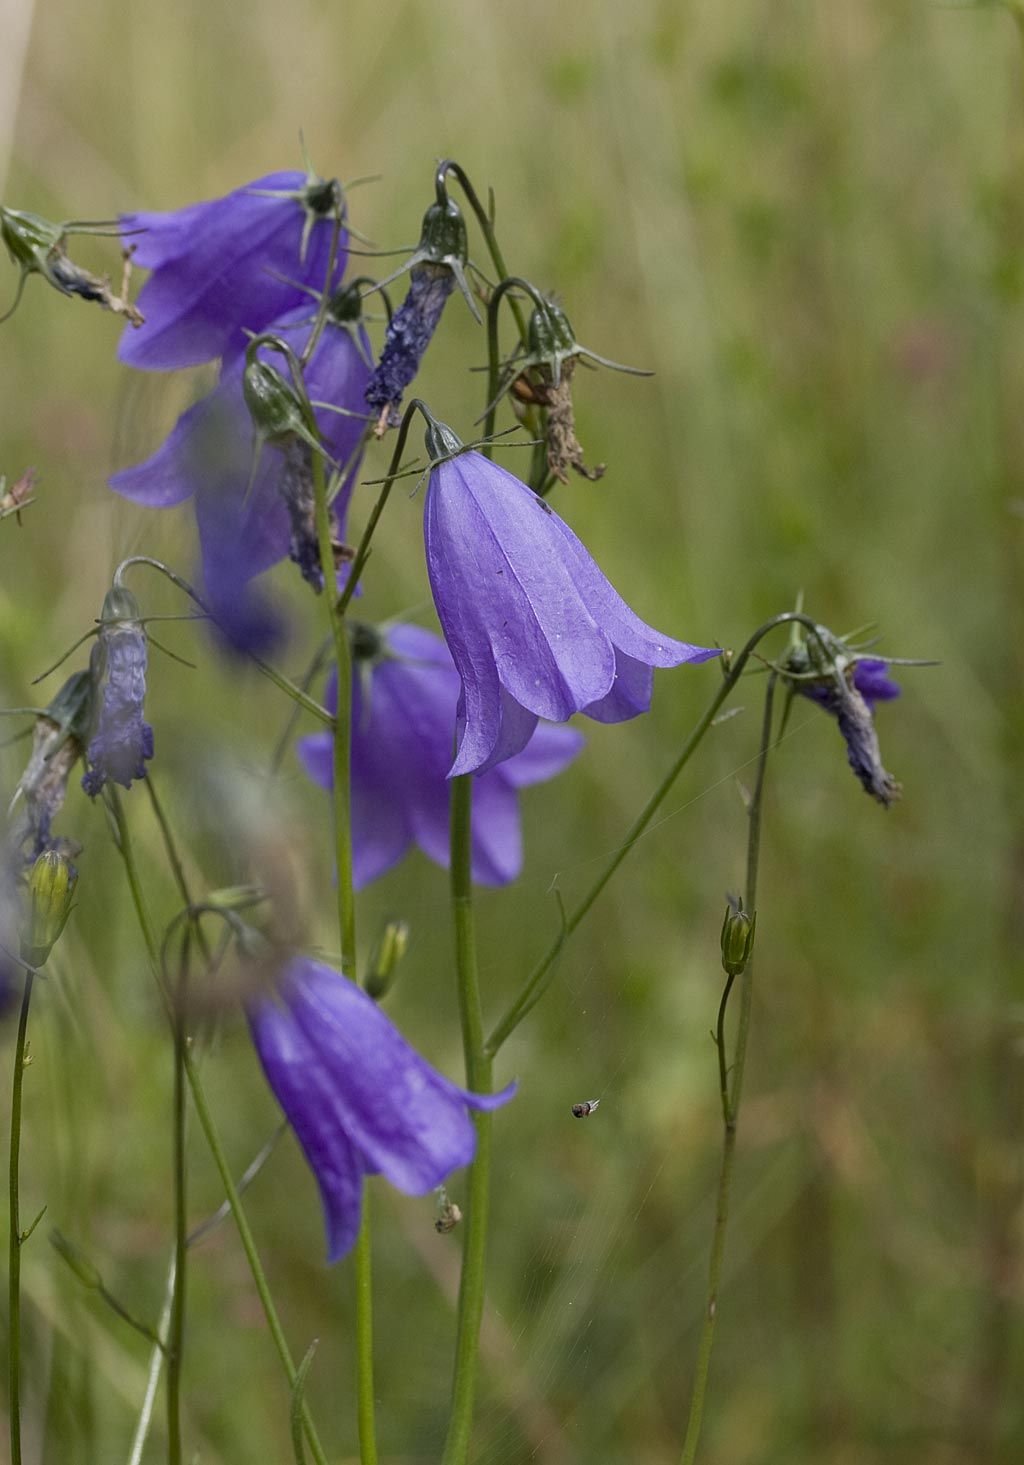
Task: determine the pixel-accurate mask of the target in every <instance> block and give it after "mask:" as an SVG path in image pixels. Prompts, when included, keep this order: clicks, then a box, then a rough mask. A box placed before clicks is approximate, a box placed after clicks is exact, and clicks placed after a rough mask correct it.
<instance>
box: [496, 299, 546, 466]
mask: <svg viewBox="0 0 1024 1465" xmlns="http://www.w3.org/2000/svg"><path fill="white" fill-rule="evenodd" d="M512 289H518V290H524V291H525V292H526V293H527V295H529V297H530V299H531V300H532V301H533V303H534V305H536V306H543V304H544V298H543V296H542V295H540V294H539V292H538V291H537V290H536V289H535V288H534V287H533V285H531V284H530V282H529V280H524V279H522V278H520V276H519V275H506V276H505V277H504V278H503V279H502V280H500V281H499V283H498V284H497V286H496V287H495V289H494V291H493V293H492V295H491V298H490V300H489V301H488V302H487V412H486V415H485V419H484V438H485V440H486V439H489V438H492V437H493V436H494V424H495V419H496V417H497V414H498V382H499V379H500V374H501V358H500V356H499V348H498V309H499V307H500V305H501V300H502V296H503V295H505V294H506V293H507V292H508V291H509V290H512ZM510 303H511V304H515V297H514V296H511V297H510ZM517 320H518V322H519V327H520V332H521V333H522V323H523V318H522V315H521V314H517ZM523 344H524V346H525V344H526V338H525V336H524V337H523ZM483 451H484V456H485V457H486V458H493V456H494V445H493V443H491V442H489V441H485V443H484V449H483Z"/></svg>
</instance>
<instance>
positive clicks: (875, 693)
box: [853, 657, 900, 707]
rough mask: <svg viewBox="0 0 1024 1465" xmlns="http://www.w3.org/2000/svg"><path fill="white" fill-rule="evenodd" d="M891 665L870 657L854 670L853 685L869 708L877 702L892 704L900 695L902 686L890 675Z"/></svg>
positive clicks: (859, 662) (859, 663) (858, 663)
mask: <svg viewBox="0 0 1024 1465" xmlns="http://www.w3.org/2000/svg"><path fill="white" fill-rule="evenodd" d="M888 671H889V664H888V662H885V661H879V660H878V659H877V658H874V657H869V658H868V659H867V660H865V661H858V662H857V663H856V665H855V666H854V668H853V685H854V686H855V687H856V688H857V691H858V692H859V693H860V694H861V696H862V697H863V698H864V701H865V702H866V703H867V704H868V706H869V707H873V706H874V704H875V703H876V702H891V701H892V699H893V698H894V697H898V696H899V695H900V685H899V683H898V682H894V681H893V680H892V678H891V677H890V676H889V675H888Z"/></svg>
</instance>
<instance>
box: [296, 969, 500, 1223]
mask: <svg viewBox="0 0 1024 1465" xmlns="http://www.w3.org/2000/svg"><path fill="white" fill-rule="evenodd" d="M296 968H300V971H299V972H298V973H297V977H298V979H297V980H296V979H295V977H294V976H293V980H292V981H291V983H290V984H289V986H288V987H287V989H286V993H285V996H286V1000H287V1002H288V1005H289V1007H290V1009H291V1011H292V1013H293V1014H294V1016H295V1020H296V1022H297V1023H298V1025H299V1027H300V1029H301V1030H302V1033H303V1034H304V1036H305V1038H306V1040H307V1042H308V1043H309V1045H310V1047H311V1049H312V1050H313V1052H314V1053H315V1055H316V1061H317V1063H318V1064H320V1065H321V1066H322V1068H323V1070H324V1072H325V1073H326V1074H327V1075H328V1076H329V1077H330V1078H331V1079H332V1080H333V1082H334V1084H335V1086H336V1100H335V1107H336V1112H337V1113H338V1115H339V1117H340V1118H341V1120H342V1124H343V1127H344V1131H345V1133H346V1134H347V1135H348V1136H349V1138H350V1139H351V1140H352V1142H353V1143H354V1144H355V1146H356V1147H357V1148H358V1150H359V1151H360V1152H361V1154H362V1155H364V1156H365V1157H366V1159H367V1160H368V1161H369V1162H370V1163H371V1164H372V1165H374V1166H376V1167H377V1168H378V1169H379V1170H380V1172H381V1174H383V1175H385V1176H386V1177H387V1179H388V1180H390V1182H391V1184H392V1185H394V1186H396V1187H397V1188H398V1189H399V1190H404V1191H406V1192H407V1193H408V1194H411V1195H423V1194H425V1193H426V1192H427V1191H428V1190H431V1189H433V1188H434V1187H435V1186H437V1185H440V1184H441V1182H442V1180H444V1179H445V1177H446V1176H447V1175H448V1174H449V1173H450V1171H452V1170H454V1169H457V1168H458V1167H459V1166H461V1165H468V1164H469V1162H470V1160H471V1159H472V1158H473V1154H474V1151H475V1148H476V1133H475V1130H474V1128H473V1125H472V1123H471V1122H470V1119H469V1116H468V1114H467V1113H466V1109H467V1107H473V1108H488V1109H490V1108H495V1107H497V1106H498V1105H499V1104H502V1103H505V1102H506V1101H507V1100H508V1099H509V1098H511V1096H512V1092H511V1091H510V1090H506V1091H505V1092H504V1093H503V1094H495V1095H480V1094H478V1095H470V1094H467V1093H466V1092H465V1091H464V1090H462V1089H460V1088H458V1087H457V1086H456V1085H455V1084H452V1083H449V1082H448V1080H446V1079H444V1078H442V1077H441V1075H440V1074H439V1073H437V1072H436V1070H435V1069H433V1068H431V1066H430V1064H429V1063H427V1062H426V1060H425V1059H423V1058H421V1057H420V1055H419V1054H418V1053H417V1052H416V1050H415V1049H414V1048H412V1047H411V1046H410V1045H409V1044H408V1043H407V1042H406V1041H405V1039H404V1038H403V1037H402V1036H401V1034H400V1033H399V1032H398V1030H397V1028H395V1027H394V1026H393V1025H392V1024H391V1022H390V1021H389V1020H388V1018H387V1017H386V1016H385V1015H384V1013H383V1012H382V1011H381V1009H380V1008H379V1007H378V1006H377V1004H376V1003H375V1002H373V1001H372V1000H371V999H370V998H369V997H367V995H366V993H365V992H362V991H361V990H360V989H359V988H358V987H357V986H355V984H354V983H352V982H349V981H347V980H346V978H344V977H341V976H339V975H338V974H337V973H336V972H333V971H331V969H330V968H329V967H324V966H321V965H319V964H318V963H316V962H310V961H306V962H302V963H293V966H292V968H291V969H290V975H292V974H295V973H296Z"/></svg>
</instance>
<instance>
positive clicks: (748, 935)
mask: <svg viewBox="0 0 1024 1465" xmlns="http://www.w3.org/2000/svg"><path fill="white" fill-rule="evenodd" d="M756 924H757V912H756V911H755V912H754V914H753V915H751V914H750V913H749V912H748V911H745V910H744V909H743V902H742V901H739V900H738V901H735V902H734V901H733V900H732V899H731V898H730V900H729V904H728V905H727V906H726V908H725V920H724V921H723V922H722V966H723V967H724V968H725V971H726V973H727V975H728V976H730V977H738V976H739V975H740V974H741V972H743V970H744V969H745V967H746V965H747V962H748V961H749V960H750V953H751V952H752V951H753V949H754V927H755V926H756Z"/></svg>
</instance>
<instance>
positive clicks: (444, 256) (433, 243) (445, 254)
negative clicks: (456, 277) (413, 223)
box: [415, 196, 469, 267]
mask: <svg viewBox="0 0 1024 1465" xmlns="http://www.w3.org/2000/svg"><path fill="white" fill-rule="evenodd" d="M415 257H416V259H417V261H418V262H419V263H427V262H429V263H432V264H445V265H448V266H449V267H451V266H452V264H453V263H454V262H456V261H457V262H458V263H459V264H460V265H465V264H466V261H467V260H468V259H469V234H468V233H467V231H466V221H465V219H464V218H463V216H462V210H461V209H460V208H459V206H458V204H457V203H456V202H455V200H454V199H453V198H448V197H447V196H446V197H445V200H444V202H443V203H440V202H438V203H432V204H431V205H430V207H429V209H427V212H426V213H425V214H424V215H423V228H422V230H421V232H420V242H419V248H418V249H417V250H416V256H415Z"/></svg>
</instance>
